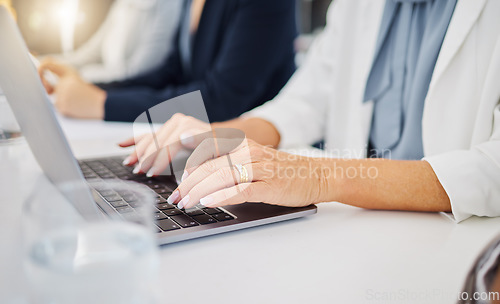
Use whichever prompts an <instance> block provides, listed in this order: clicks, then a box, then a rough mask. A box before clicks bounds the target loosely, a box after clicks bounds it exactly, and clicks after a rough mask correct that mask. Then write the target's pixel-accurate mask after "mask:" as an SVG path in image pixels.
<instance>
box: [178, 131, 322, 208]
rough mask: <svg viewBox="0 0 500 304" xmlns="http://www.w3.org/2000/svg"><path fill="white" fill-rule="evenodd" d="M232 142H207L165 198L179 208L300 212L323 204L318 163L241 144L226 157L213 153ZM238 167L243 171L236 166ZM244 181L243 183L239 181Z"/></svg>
mask: <svg viewBox="0 0 500 304" xmlns="http://www.w3.org/2000/svg"><path fill="white" fill-rule="evenodd" d="M231 142H232V143H233V144H235V143H237V141H236V142H235V139H216V140H214V139H206V140H204V141H203V142H202V143H201V144H200V145H199V146H198V147H197V148H196V150H195V151H194V152H193V154H192V155H191V157H190V158H189V160H188V163H187V166H186V172H185V174H184V178H183V181H182V183H181V184H180V185H179V187H178V188H177V189H176V190H175V191H174V192H173V194H172V195H171V196H170V197H169V199H168V201H169V203H174V204H175V203H178V206H179V208H191V207H193V206H195V205H197V204H198V202H200V203H201V204H202V205H204V206H206V207H218V206H225V205H234V204H240V203H244V202H265V203H268V204H276V205H284V206H292V207H301V206H307V205H310V204H312V203H317V202H320V201H321V196H320V194H321V193H320V192H321V191H322V189H321V188H322V185H323V184H324V183H323V181H322V174H321V173H322V172H321V163H320V162H318V161H315V159H314V158H307V157H301V156H297V155H292V154H288V153H285V152H281V151H277V150H275V149H272V148H269V147H265V146H262V145H259V144H257V143H255V142H253V141H250V140H246V139H245V140H243V142H241V141H240V143H239V144H238V145H237V147H236V148H235V149H233V150H232V151H230V152H229V153H227V154H224V153H221V154H220V156H219V157H216V158H213V151H217V150H219V151H220V150H221V148H220V147H221V146H222V147H224V146H225V147H230V146H231V145H232V143H231ZM240 165H241V166H242V167H240ZM242 178H243V179H245V180H242Z"/></svg>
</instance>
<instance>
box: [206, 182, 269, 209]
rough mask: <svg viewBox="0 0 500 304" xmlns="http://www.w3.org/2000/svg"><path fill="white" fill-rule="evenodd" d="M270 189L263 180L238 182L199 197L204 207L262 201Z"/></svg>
mask: <svg viewBox="0 0 500 304" xmlns="http://www.w3.org/2000/svg"><path fill="white" fill-rule="evenodd" d="M269 191H272V189H271V188H270V187H269V185H268V184H266V183H265V182H260V181H259V182H254V183H249V184H240V185H236V186H233V187H230V188H226V189H222V190H219V191H217V192H214V193H212V194H210V195H208V196H205V197H203V198H201V199H200V204H202V205H204V206H205V207H209V208H215V207H223V206H229V205H236V204H242V203H246V202H262V201H264V199H263V198H264V196H265V195H266V193H268V192H269Z"/></svg>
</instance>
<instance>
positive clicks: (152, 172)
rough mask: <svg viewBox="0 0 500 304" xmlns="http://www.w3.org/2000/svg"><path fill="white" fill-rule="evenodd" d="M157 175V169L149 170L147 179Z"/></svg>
mask: <svg viewBox="0 0 500 304" xmlns="http://www.w3.org/2000/svg"><path fill="white" fill-rule="evenodd" d="M153 175H155V168H151V169H149V171H148V173H146V176H147V177H153Z"/></svg>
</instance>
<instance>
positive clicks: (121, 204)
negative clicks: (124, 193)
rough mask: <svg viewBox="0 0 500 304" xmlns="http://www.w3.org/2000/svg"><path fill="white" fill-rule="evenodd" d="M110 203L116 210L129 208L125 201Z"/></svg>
mask: <svg viewBox="0 0 500 304" xmlns="http://www.w3.org/2000/svg"><path fill="white" fill-rule="evenodd" d="M109 203H110V204H111V206H113V207H115V208H118V207H123V206H127V203H125V202H124V201H123V200H119V201H114V202H109Z"/></svg>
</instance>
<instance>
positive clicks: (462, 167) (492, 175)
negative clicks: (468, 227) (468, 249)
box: [426, 86, 500, 222]
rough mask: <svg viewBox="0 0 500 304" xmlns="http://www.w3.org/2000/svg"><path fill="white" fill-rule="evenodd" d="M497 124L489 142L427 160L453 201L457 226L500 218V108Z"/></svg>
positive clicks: (495, 119) (497, 110)
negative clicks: (472, 218) (481, 218)
mask: <svg viewBox="0 0 500 304" xmlns="http://www.w3.org/2000/svg"><path fill="white" fill-rule="evenodd" d="M499 87H500V86H499ZM494 122H495V124H494V126H495V127H494V131H493V135H492V137H491V139H490V141H488V142H484V143H481V144H479V145H476V146H474V147H473V148H472V149H470V150H462V151H452V152H448V153H443V154H440V155H436V156H431V157H428V158H426V160H427V161H428V162H429V163H430V164H431V166H432V169H433V170H434V172H435V174H436V176H437V177H438V179H439V181H440V183H441V185H442V186H443V188H444V190H445V191H446V193H447V194H448V197H449V198H450V202H451V207H452V212H453V217H454V218H455V221H457V222H460V221H463V220H465V219H467V218H469V217H470V216H473V215H476V216H489V217H496V216H500V200H499V198H500V105H499V106H497V107H496V108H495V113H494Z"/></svg>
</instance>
